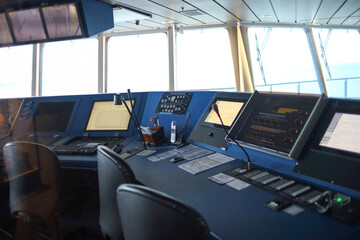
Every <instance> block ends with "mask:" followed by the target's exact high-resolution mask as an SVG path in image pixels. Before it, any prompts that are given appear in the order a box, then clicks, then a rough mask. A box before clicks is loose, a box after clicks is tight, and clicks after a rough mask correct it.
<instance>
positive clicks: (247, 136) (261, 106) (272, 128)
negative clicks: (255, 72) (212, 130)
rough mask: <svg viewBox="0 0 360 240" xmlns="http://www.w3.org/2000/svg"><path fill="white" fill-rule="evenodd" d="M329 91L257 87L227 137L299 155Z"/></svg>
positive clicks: (286, 154)
mask: <svg viewBox="0 0 360 240" xmlns="http://www.w3.org/2000/svg"><path fill="white" fill-rule="evenodd" d="M324 98H326V97H325V95H311V94H291V93H271V92H258V91H255V92H254V93H253V95H252V96H251V98H250V99H249V101H248V102H247V104H246V106H245V108H244V109H243V111H241V114H240V115H239V116H238V118H237V119H236V121H235V123H234V124H233V126H232V128H231V129H230V132H229V135H228V136H227V139H228V140H229V141H233V140H235V141H237V142H238V143H240V144H242V145H244V146H247V147H250V148H254V149H256V150H260V151H264V152H267V153H271V154H274V155H278V156H282V157H286V158H291V159H296V158H297V157H298V156H299V154H300V153H301V151H302V149H303V147H304V145H305V143H306V140H307V138H308V137H309V131H310V130H311V129H312V127H313V125H314V124H315V122H316V120H317V118H318V115H319V112H321V107H320V106H322V105H323V101H322V100H323V99H324Z"/></svg>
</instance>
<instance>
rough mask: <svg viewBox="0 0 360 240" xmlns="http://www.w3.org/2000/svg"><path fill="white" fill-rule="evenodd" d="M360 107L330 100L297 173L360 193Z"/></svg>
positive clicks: (352, 103)
mask: <svg viewBox="0 0 360 240" xmlns="http://www.w3.org/2000/svg"><path fill="white" fill-rule="evenodd" d="M359 121H360V106H359V104H358V102H355V101H352V100H349V99H329V101H328V103H327V105H326V107H325V109H324V111H323V113H322V114H321V116H320V118H319V121H318V123H317V124H316V126H315V128H314V129H313V131H312V132H311V136H312V138H311V139H309V141H308V143H307V144H306V148H305V149H306V151H305V152H304V153H303V154H302V155H301V157H300V158H299V161H298V164H297V165H296V166H295V168H294V170H293V171H294V172H297V173H299V174H303V175H306V176H310V177H313V178H316V179H320V180H323V181H325V182H328V183H331V184H336V185H339V186H343V187H346V188H349V189H353V190H356V191H360V185H359V182H360V175H359V169H360V150H359V146H360V145H359V144H360V134H359V133H360V128H359Z"/></svg>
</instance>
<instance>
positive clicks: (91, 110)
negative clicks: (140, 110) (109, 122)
mask: <svg viewBox="0 0 360 240" xmlns="http://www.w3.org/2000/svg"><path fill="white" fill-rule="evenodd" d="M124 100H125V99H124ZM125 101H126V103H127V105H128V107H129V109H130V110H131V106H130V100H128V99H126V100H125ZM132 101H133V106H134V109H133V110H135V103H136V98H133V99H132ZM97 102H113V100H94V101H93V102H92V105H91V108H90V111H89V115H88V117H87V121H86V124H85V128H84V132H93V133H95V132H126V131H128V130H129V128H130V124H131V116H129V122H128V125H127V128H126V129H123V130H118V129H111V130H103V129H101V130H87V128H88V125H89V121H90V117H91V114H92V112H93V109H94V106H95V103H97ZM122 105H123V106H124V103H123V104H122ZM124 107H125V106H124Z"/></svg>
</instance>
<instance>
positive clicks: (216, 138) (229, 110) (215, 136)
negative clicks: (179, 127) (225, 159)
mask: <svg viewBox="0 0 360 240" xmlns="http://www.w3.org/2000/svg"><path fill="white" fill-rule="evenodd" d="M249 97H250V93H230V92H218V93H216V95H215V96H214V98H213V99H212V101H211V103H210V105H209V106H208V107H207V109H206V110H205V112H204V113H203V115H202V117H201V119H200V121H199V122H198V123H197V125H196V126H195V128H194V130H193V131H192V132H191V135H190V137H189V140H191V141H196V142H200V143H204V144H206V145H210V146H214V147H217V148H222V149H225V148H227V146H228V142H227V141H226V139H225V137H226V134H227V133H226V131H225V130H224V128H225V129H226V130H227V131H228V130H229V129H230V127H231V125H232V124H233V122H234V121H235V119H236V118H237V116H238V115H239V113H240V111H241V109H242V108H243V106H244V105H245V103H246V101H247V100H248V98H249ZM214 103H216V104H217V106H218V109H219V114H220V116H221V118H222V120H223V123H224V127H223V126H222V125H221V122H220V119H219V117H218V115H217V114H216V113H215V111H214V109H213V108H212V106H213V104H214Z"/></svg>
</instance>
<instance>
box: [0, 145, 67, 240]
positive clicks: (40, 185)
mask: <svg viewBox="0 0 360 240" xmlns="http://www.w3.org/2000/svg"><path fill="white" fill-rule="evenodd" d="M4 162H5V168H6V173H7V178H8V181H9V186H10V188H9V189H10V190H9V194H10V210H11V213H12V214H13V215H14V216H15V217H16V218H17V220H16V231H15V239H37V236H38V234H39V232H40V229H41V228H40V227H42V226H47V231H50V232H51V233H52V238H53V239H60V238H61V235H60V232H59V226H58V220H57V202H58V198H59V194H60V178H59V173H60V165H59V161H58V158H57V156H56V155H55V153H54V152H53V151H52V150H50V149H49V148H48V147H46V146H43V145H40V144H36V143H30V142H12V143H8V144H6V145H5V147H4ZM45 229H46V228H45Z"/></svg>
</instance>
